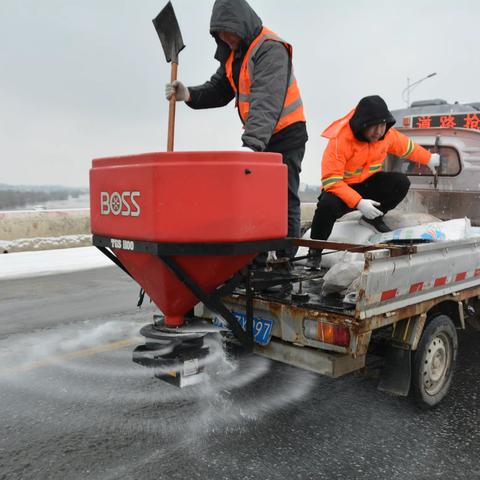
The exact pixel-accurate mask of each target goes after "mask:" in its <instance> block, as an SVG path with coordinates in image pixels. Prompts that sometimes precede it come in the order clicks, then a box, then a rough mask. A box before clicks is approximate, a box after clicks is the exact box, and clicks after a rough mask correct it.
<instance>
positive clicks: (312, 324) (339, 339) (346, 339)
mask: <svg viewBox="0 0 480 480" xmlns="http://www.w3.org/2000/svg"><path fill="white" fill-rule="evenodd" d="M303 331H304V335H305V337H307V338H310V339H312V340H318V341H319V342H323V343H330V344H332V345H338V346H340V347H348V346H349V345H350V330H349V329H348V327H345V326H343V325H335V324H333V323H326V322H322V321H320V320H314V319H311V318H306V319H305V320H304V321H303Z"/></svg>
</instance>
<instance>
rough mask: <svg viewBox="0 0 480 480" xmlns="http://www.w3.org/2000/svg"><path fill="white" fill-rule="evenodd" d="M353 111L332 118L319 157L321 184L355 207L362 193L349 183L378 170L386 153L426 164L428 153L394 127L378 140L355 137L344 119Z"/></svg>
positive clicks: (362, 178)
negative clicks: (324, 144) (321, 155)
mask: <svg viewBox="0 0 480 480" xmlns="http://www.w3.org/2000/svg"><path fill="white" fill-rule="evenodd" d="M354 112H355V110H352V111H351V112H350V113H348V114H347V115H346V116H345V117H342V118H340V119H339V120H336V121H335V122H333V123H332V124H331V125H330V126H328V127H327V128H326V129H325V130H324V131H323V133H322V136H323V137H326V138H328V139H329V142H328V145H327V148H326V149H325V152H324V153H323V158H322V187H323V188H324V189H325V190H326V191H328V192H330V193H333V194H334V195H336V196H337V197H339V198H341V199H342V200H343V201H344V202H345V203H346V204H347V206H348V207H350V208H355V207H356V206H357V204H358V202H359V201H360V200H361V199H362V197H361V195H360V194H359V193H358V192H356V191H355V190H354V189H353V188H351V187H349V185H351V184H356V183H361V182H363V181H364V180H366V179H367V178H368V177H370V176H372V175H373V174H375V173H377V172H379V171H381V170H382V168H383V162H384V160H385V158H386V157H387V155H388V154H393V155H396V156H397V157H400V158H406V159H408V160H413V161H414V162H417V163H422V164H427V163H428V162H429V160H430V156H431V153H430V152H429V151H428V150H426V149H425V148H423V147H422V146H420V145H417V144H416V143H414V142H412V140H410V139H409V138H408V137H407V136H405V135H403V133H400V132H399V131H398V130H395V129H394V128H390V129H389V130H388V132H387V133H386V134H385V137H384V138H383V139H382V140H378V141H376V142H362V141H360V140H358V139H357V138H355V136H354V135H353V132H352V129H351V128H350V125H349V123H348V121H349V120H350V118H351V117H352V116H353V114H354Z"/></svg>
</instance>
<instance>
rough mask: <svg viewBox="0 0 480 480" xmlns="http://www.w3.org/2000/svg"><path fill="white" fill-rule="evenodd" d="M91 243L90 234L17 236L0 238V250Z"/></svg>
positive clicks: (47, 247)
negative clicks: (8, 238) (14, 237)
mask: <svg viewBox="0 0 480 480" xmlns="http://www.w3.org/2000/svg"><path fill="white" fill-rule="evenodd" d="M91 244H92V235H90V234H78V235H62V236H59V237H33V238H19V239H17V240H0V252H1V253H12V252H30V251H34V250H54V249H58V248H74V247H86V246H90V245H91Z"/></svg>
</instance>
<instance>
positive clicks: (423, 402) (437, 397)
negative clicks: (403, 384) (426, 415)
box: [411, 315, 458, 409]
mask: <svg viewBox="0 0 480 480" xmlns="http://www.w3.org/2000/svg"><path fill="white" fill-rule="evenodd" d="M457 349H458V338H457V331H456V329H455V325H454V323H453V321H452V320H451V319H450V317H448V316H447V315H438V316H436V317H434V318H433V319H432V320H431V321H430V322H429V323H428V324H427V326H426V327H425V330H424V331H423V334H422V337H421V339H420V342H419V344H418V347H417V350H416V351H415V352H414V359H413V371H412V385H411V394H412V396H413V398H414V400H415V401H416V402H417V403H418V405H419V406H420V407H422V408H425V409H428V408H432V407H435V406H436V405H438V404H439V403H440V402H441V400H442V399H443V398H444V397H445V396H446V395H447V393H448V390H449V388H450V384H451V383H452V378H453V372H454V369H455V361H456V358H457Z"/></svg>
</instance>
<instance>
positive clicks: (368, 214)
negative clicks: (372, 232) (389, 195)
mask: <svg viewBox="0 0 480 480" xmlns="http://www.w3.org/2000/svg"><path fill="white" fill-rule="evenodd" d="M379 206H380V202H376V201H375V200H368V199H366V198H362V200H360V201H359V202H358V204H357V210H360V211H361V212H362V215H363V216H364V217H365V218H368V219H369V220H373V219H374V218H377V217H381V216H382V215H383V212H382V211H381V210H379V209H378V208H377V207H379Z"/></svg>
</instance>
